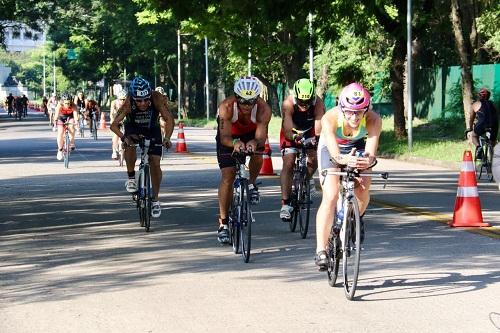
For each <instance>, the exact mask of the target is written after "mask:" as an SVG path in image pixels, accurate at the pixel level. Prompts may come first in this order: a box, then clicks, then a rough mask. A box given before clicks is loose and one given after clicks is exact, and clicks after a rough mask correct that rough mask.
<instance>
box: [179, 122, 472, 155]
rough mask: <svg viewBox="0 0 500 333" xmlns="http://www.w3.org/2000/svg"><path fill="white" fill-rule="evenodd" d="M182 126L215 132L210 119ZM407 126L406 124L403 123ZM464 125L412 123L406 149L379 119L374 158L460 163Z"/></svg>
mask: <svg viewBox="0 0 500 333" xmlns="http://www.w3.org/2000/svg"><path fill="white" fill-rule="evenodd" d="M182 122H183V123H184V125H185V126H195V127H204V128H211V129H216V128H217V123H216V121H215V120H214V119H211V120H210V121H209V122H207V120H206V119H205V118H197V119H186V120H183V121H182ZM407 125H408V124H407ZM280 129H281V118H280V117H274V116H273V117H272V118H271V122H270V123H269V138H270V139H274V140H277V139H279V134H280ZM464 129H465V123H464V121H463V120H462V119H455V118H450V119H438V120H434V121H427V120H421V119H415V120H414V121H413V147H412V151H411V152H410V151H409V148H408V139H407V138H404V139H396V138H395V136H394V119H393V117H385V118H383V120H382V135H381V137H380V143H379V149H378V155H379V156H388V157H400V158H403V159H411V158H424V159H429V160H438V161H443V162H460V161H462V157H463V152H464V150H465V149H468V148H469V146H468V145H467V142H466V140H465V139H464Z"/></svg>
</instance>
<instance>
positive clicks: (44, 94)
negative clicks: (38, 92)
mask: <svg viewBox="0 0 500 333" xmlns="http://www.w3.org/2000/svg"><path fill="white" fill-rule="evenodd" d="M42 82H43V96H45V97H47V88H46V86H45V53H44V54H43V81H42Z"/></svg>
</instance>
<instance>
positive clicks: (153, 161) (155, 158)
mask: <svg viewBox="0 0 500 333" xmlns="http://www.w3.org/2000/svg"><path fill="white" fill-rule="evenodd" d="M155 148H156V147H155ZM160 157H161V155H156V154H152V153H150V155H149V169H150V170H151V182H152V186H153V201H158V196H159V194H160V184H161V179H162V172H161V168H160Z"/></svg>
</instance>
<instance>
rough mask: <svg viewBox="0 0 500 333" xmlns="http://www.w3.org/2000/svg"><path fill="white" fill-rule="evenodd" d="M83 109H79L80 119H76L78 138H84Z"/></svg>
mask: <svg viewBox="0 0 500 333" xmlns="http://www.w3.org/2000/svg"><path fill="white" fill-rule="evenodd" d="M84 112H85V108H81V109H80V117H79V118H78V123H79V127H80V137H82V138H83V137H85V114H84Z"/></svg>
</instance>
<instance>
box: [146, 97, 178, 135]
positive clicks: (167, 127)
mask: <svg viewBox="0 0 500 333" xmlns="http://www.w3.org/2000/svg"><path fill="white" fill-rule="evenodd" d="M151 98H152V101H153V105H154V107H155V108H156V109H157V110H158V112H159V113H160V116H161V117H162V118H163V120H164V121H165V122H164V124H163V132H164V135H165V137H164V139H168V140H169V141H170V137H171V136H172V133H173V132H174V125H175V122H174V117H173V116H172V113H171V112H170V110H169V109H168V104H167V97H166V96H163V95H162V94H161V93H159V92H157V91H153V93H152V95H151Z"/></svg>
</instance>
